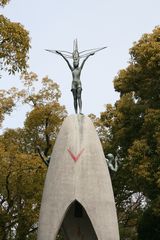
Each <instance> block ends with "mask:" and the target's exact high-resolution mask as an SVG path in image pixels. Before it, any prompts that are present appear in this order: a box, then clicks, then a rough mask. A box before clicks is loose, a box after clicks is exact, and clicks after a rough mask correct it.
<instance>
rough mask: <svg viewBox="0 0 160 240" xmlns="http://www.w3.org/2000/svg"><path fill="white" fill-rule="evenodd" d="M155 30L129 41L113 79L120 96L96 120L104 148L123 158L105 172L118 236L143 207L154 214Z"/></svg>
mask: <svg viewBox="0 0 160 240" xmlns="http://www.w3.org/2000/svg"><path fill="white" fill-rule="evenodd" d="M159 36H160V27H156V28H155V29H154V30H153V32H152V33H151V34H144V35H143V36H142V37H141V39H140V40H139V41H138V42H135V43H134V45H133V47H132V48H131V49H130V55H131V59H130V62H129V66H128V67H127V68H126V69H122V70H120V72H119V73H118V75H117V76H116V77H115V80H114V87H115V90H116V91H118V92H119V93H120V99H119V100H118V101H117V102H116V103H115V105H114V106H111V105H107V106H106V110H105V112H103V113H101V117H100V120H99V121H100V123H99V126H100V127H99V131H101V130H102V134H101V138H102V143H103V146H104V151H105V153H106V154H107V153H109V152H111V153H113V154H114V155H117V154H118V156H119V157H120V158H121V159H122V160H123V161H122V164H121V165H120V167H119V170H118V172H117V173H116V174H114V173H111V176H112V182H113V186H114V193H115V199H116V203H117V208H118V215H119V222H120V229H121V233H122V234H121V239H126V237H127V236H130V237H129V239H136V238H137V234H138V233H137V228H138V225H139V218H140V217H141V216H143V215H144V212H145V211H147V209H148V208H149V209H150V211H152V215H154V216H155V215H156V216H157V217H159V215H160V211H159V207H158V206H159V205H160V198H159V194H160V162H159V158H160V148H159V143H160V110H159V106H160V94H159V92H160V41H159V40H160V39H159ZM141 224H142V222H141ZM154 231H155V232H156V229H154ZM158 231H160V229H159V230H158ZM158 236H159V235H157V239H158Z"/></svg>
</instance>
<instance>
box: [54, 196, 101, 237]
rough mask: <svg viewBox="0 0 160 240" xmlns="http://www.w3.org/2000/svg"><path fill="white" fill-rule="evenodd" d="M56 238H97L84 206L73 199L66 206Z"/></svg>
mask: <svg viewBox="0 0 160 240" xmlns="http://www.w3.org/2000/svg"><path fill="white" fill-rule="evenodd" d="M57 239H61V240H98V238H97V236H96V233H95V231H94V228H93V226H92V223H91V221H90V219H89V217H88V214H87V212H86V211H85V209H84V207H83V206H82V205H81V204H80V203H79V202H78V201H76V200H75V201H74V202H73V203H72V204H71V205H70V206H69V208H68V210H67V212H66V215H65V217H64V219H63V222H62V224H61V227H60V230H59V233H58V235H57Z"/></svg>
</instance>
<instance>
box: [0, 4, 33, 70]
mask: <svg viewBox="0 0 160 240" xmlns="http://www.w3.org/2000/svg"><path fill="white" fill-rule="evenodd" d="M3 2H4V1H2V4H3ZM0 29H1V31H0V69H1V70H2V69H3V70H5V71H8V72H9V74H14V73H15V72H17V71H24V70H25V69H26V67H27V60H28V51H29V47H30V45H29V41H30V40H29V33H28V32H27V31H26V30H25V29H24V27H23V26H22V25H21V24H20V23H15V22H11V21H10V20H9V19H7V18H5V17H4V16H3V15H0Z"/></svg>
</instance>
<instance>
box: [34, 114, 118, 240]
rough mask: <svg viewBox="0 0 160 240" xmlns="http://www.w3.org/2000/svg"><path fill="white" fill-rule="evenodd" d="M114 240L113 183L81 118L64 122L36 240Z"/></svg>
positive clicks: (94, 137)
mask: <svg viewBox="0 0 160 240" xmlns="http://www.w3.org/2000/svg"><path fill="white" fill-rule="evenodd" d="M60 228H61V229H62V231H63V235H64V238H65V239H66V240H75V239H76V240H80V239H81V240H82V239H83V240H96V239H98V240H119V232H118V223H117V216H116V208H115V203H114V196H113V191H112V184H111V180H110V175H109V171H108V167H107V164H106V160H105V156H104V153H103V150H102V146H101V143H100V140H99V138H98V136H97V133H96V130H95V128H94V126H93V124H92V122H91V120H90V119H89V118H88V117H86V116H83V115H71V116H69V117H67V118H66V119H65V121H64V122H63V124H62V127H61V130H60V132H59V134H58V137H57V140H56V143H55V145H54V149H53V152H52V155H51V160H50V164H49V168H48V172H47V176H46V181H45V187H44V192H43V198H42V204H41V211H40V218H39V229H38V240H55V239H56V236H57V233H58V231H59V229H60Z"/></svg>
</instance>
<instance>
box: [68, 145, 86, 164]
mask: <svg viewBox="0 0 160 240" xmlns="http://www.w3.org/2000/svg"><path fill="white" fill-rule="evenodd" d="M67 151H68V152H69V154H70V156H71V158H72V159H73V160H74V161H75V162H76V161H77V160H78V159H79V158H80V156H81V155H82V153H83V151H84V149H82V150H81V151H80V152H79V153H78V155H77V156H76V155H74V154H73V153H72V152H71V150H70V149H69V148H68V149H67Z"/></svg>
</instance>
